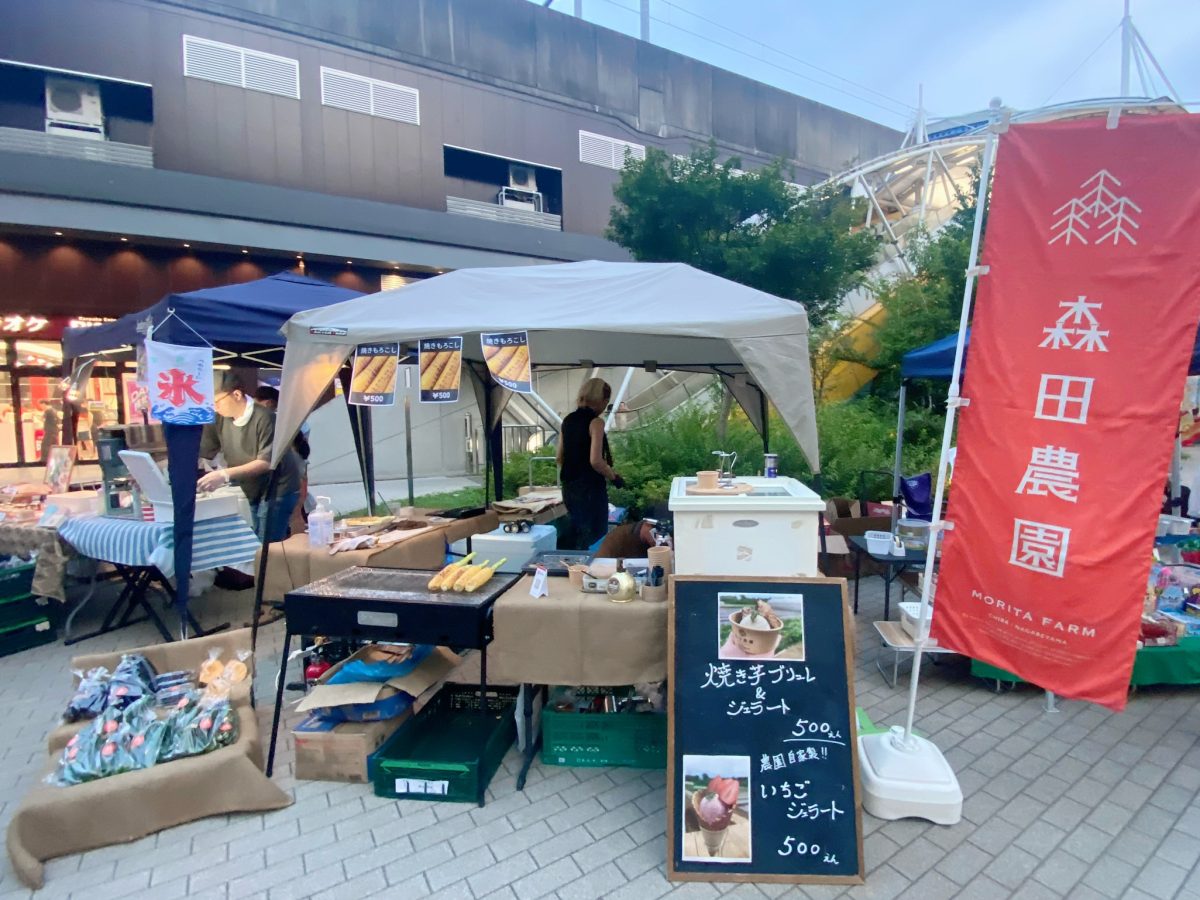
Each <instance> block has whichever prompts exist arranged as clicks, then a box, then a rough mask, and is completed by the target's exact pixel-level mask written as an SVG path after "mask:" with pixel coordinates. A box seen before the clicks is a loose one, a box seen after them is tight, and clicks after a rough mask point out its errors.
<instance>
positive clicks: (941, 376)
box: [900, 328, 1200, 381]
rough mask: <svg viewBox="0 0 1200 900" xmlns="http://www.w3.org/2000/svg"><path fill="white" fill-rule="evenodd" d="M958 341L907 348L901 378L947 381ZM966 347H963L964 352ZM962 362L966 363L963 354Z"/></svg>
mask: <svg viewBox="0 0 1200 900" xmlns="http://www.w3.org/2000/svg"><path fill="white" fill-rule="evenodd" d="M957 343H958V333H957V332H955V333H954V334H949V335H946V337H944V338H939V339H938V340H936V341H934V342H933V343H932V344H926V345H925V346H924V347H918V348H917V349H916V350H909V351H908V352H907V353H905V354H904V356H903V357H902V358H901V360H900V376H901V377H902V378H936V379H938V380H941V381H949V380H950V376H951V375H952V374H953V372H954V348H955V345H956V344H957ZM970 343H971V329H969V328H968V329H967V346H968V347H969V346H970ZM965 352H966V348H964V354H965ZM963 364H964V365H965V364H966V357H965V355H964V358H963ZM1188 374H1189V375H1200V332H1197V334H1196V342H1195V344H1194V345H1193V346H1192V362H1191V364H1190V365H1189V366H1188Z"/></svg>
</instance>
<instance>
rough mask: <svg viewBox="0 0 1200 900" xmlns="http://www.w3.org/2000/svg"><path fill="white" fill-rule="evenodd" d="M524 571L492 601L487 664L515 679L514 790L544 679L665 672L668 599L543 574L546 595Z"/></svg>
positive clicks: (577, 682) (530, 754)
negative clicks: (518, 749) (623, 597)
mask: <svg viewBox="0 0 1200 900" xmlns="http://www.w3.org/2000/svg"><path fill="white" fill-rule="evenodd" d="M532 584H533V578H532V576H529V575H526V576H523V577H522V578H521V580H520V581H518V582H517V583H516V584H514V585H513V586H512V588H510V589H509V590H508V591H507V592H506V593H504V594H503V595H501V597H500V599H499V600H497V601H496V606H495V610H494V615H495V640H494V641H493V643H492V646H491V648H490V655H489V657H488V665H489V666H490V667H491V671H492V674H493V677H494V678H495V679H496V680H497V681H501V682H508V683H517V684H520V685H521V686H522V687H521V695H522V698H523V699H522V715H523V717H524V719H525V759H524V762H523V764H522V766H521V771H520V773H519V774H518V775H517V790H522V789H524V787H525V777H526V776H527V775H528V773H529V767H530V766H531V765H532V764H533V760H534V757H535V756H536V754H537V749H538V745H539V744H540V743H541V735H540V734H538V735H536V736H535V735H534V734H533V706H534V700H535V695H536V694H538V693H540V692H541V691H542V690H543V689H544V688H545V687H546V686H547V685H551V684H561V685H571V686H589V687H608V686H617V685H626V684H639V683H642V682H654V681H662V680H664V679H665V678H666V677H667V604H666V603H648V602H646V601H644V600H640V599H636V600H631V601H630V602H628V603H613V602H612V601H611V600H609V599H608V596H607V595H606V594H585V593H583V592H582V591H579V590H576V589H575V588H573V587H571V583H570V582H569V581H568V580H567V579H566V578H561V577H554V578H548V579H546V585H547V588H548V589H549V591H550V595H549V596H548V597H539V598H536V599H535V598H533V597H530V596H529V588H530V586H531V585H532Z"/></svg>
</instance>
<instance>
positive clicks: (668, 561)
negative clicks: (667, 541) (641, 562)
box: [646, 547, 675, 575]
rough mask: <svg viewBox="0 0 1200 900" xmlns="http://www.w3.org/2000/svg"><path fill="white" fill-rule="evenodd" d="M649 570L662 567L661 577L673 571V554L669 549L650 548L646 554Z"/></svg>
mask: <svg viewBox="0 0 1200 900" xmlns="http://www.w3.org/2000/svg"><path fill="white" fill-rule="evenodd" d="M646 557H647V559H648V560H649V565H650V568H651V569H653V568H654V567H655V566H662V570H663V575H670V574H671V573H672V572H674V571H675V554H674V552H673V551H672V550H671V548H670V547H651V548H650V549H649V551H647V553H646Z"/></svg>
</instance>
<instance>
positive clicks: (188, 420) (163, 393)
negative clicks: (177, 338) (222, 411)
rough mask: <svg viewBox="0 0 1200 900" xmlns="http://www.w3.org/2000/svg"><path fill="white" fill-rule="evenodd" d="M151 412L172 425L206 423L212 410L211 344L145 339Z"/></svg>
mask: <svg viewBox="0 0 1200 900" xmlns="http://www.w3.org/2000/svg"><path fill="white" fill-rule="evenodd" d="M146 369H147V381H148V387H149V389H150V413H151V415H152V416H153V417H154V418H156V419H158V420H159V421H160V422H166V423H167V424H170V425H207V424H208V423H209V422H212V421H214V420H215V419H216V412H215V411H214V410H213V394H214V391H213V351H212V347H184V346H181V345H179V344H164V343H161V342H159V341H154V340H150V339H149V338H147V339H146Z"/></svg>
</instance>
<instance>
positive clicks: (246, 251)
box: [242, 249, 250, 253]
mask: <svg viewBox="0 0 1200 900" xmlns="http://www.w3.org/2000/svg"><path fill="white" fill-rule="evenodd" d="M242 252H243V253H249V252H250V251H249V250H245V249H243V250H242Z"/></svg>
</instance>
